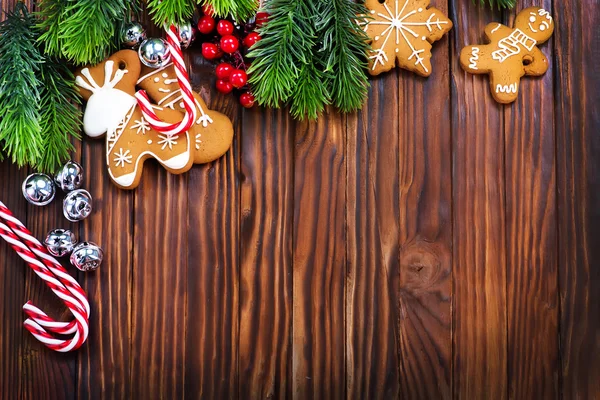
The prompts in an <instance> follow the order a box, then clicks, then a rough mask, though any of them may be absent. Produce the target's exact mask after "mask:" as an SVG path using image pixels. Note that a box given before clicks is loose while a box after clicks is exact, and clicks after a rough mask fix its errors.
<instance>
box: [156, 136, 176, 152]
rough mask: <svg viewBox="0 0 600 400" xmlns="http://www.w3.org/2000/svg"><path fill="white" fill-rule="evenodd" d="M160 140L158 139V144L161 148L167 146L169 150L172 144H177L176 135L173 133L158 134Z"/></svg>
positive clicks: (171, 148)
mask: <svg viewBox="0 0 600 400" xmlns="http://www.w3.org/2000/svg"><path fill="white" fill-rule="evenodd" d="M158 137H159V138H161V140H159V141H158V144H159V145H161V144H162V147H161V149H162V150H164V149H165V148H166V147H167V146H169V150H173V146H174V145H176V144H177V140H175V139H176V138H177V136H173V135H158Z"/></svg>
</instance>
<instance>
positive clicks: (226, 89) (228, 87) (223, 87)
mask: <svg viewBox="0 0 600 400" xmlns="http://www.w3.org/2000/svg"><path fill="white" fill-rule="evenodd" d="M215 86H216V87H217V90H218V91H219V92H221V93H223V94H227V93H231V91H232V90H233V85H232V84H231V82H227V81H226V80H223V79H219V80H217V83H216V85H215Z"/></svg>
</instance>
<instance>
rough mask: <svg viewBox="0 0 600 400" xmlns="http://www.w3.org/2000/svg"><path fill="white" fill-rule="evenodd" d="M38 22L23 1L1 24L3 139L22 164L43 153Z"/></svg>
mask: <svg viewBox="0 0 600 400" xmlns="http://www.w3.org/2000/svg"><path fill="white" fill-rule="evenodd" d="M34 24H35V21H34V19H33V18H32V17H31V15H29V14H28V12H27V8H26V7H25V5H24V4H23V3H21V2H19V3H17V5H16V6H15V11H14V12H9V13H7V14H6V19H5V20H4V21H3V22H2V23H0V117H1V120H0V142H2V144H3V149H2V150H3V151H4V153H5V155H7V156H8V157H9V158H10V159H11V160H12V162H13V163H15V164H17V165H18V166H24V165H27V164H30V165H35V164H36V162H37V161H38V159H39V157H40V155H41V148H42V144H43V143H42V137H41V135H40V124H39V120H40V111H39V102H40V82H39V81H38V80H37V78H36V73H37V72H38V71H39V69H40V64H42V63H43V58H42V56H41V54H40V52H39V50H38V48H37V47H36V46H35V34H34V30H33V28H34Z"/></svg>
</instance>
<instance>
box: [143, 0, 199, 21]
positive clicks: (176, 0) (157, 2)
mask: <svg viewBox="0 0 600 400" xmlns="http://www.w3.org/2000/svg"><path fill="white" fill-rule="evenodd" d="M195 8H196V7H195V5H194V3H193V2H192V1H191V0H149V1H148V10H149V11H150V14H151V15H152V21H154V23H155V24H156V25H158V26H163V25H164V24H167V25H173V24H175V25H181V24H183V23H185V22H187V21H189V20H190V18H192V15H193V14H194V10H195Z"/></svg>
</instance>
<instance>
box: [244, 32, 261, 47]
mask: <svg viewBox="0 0 600 400" xmlns="http://www.w3.org/2000/svg"><path fill="white" fill-rule="evenodd" d="M259 40H260V35H259V34H258V33H256V32H250V33H249V34H248V36H246V37H245V38H244V46H246V47H248V48H250V47H252V46H254V45H255V44H256V42H258V41H259Z"/></svg>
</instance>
